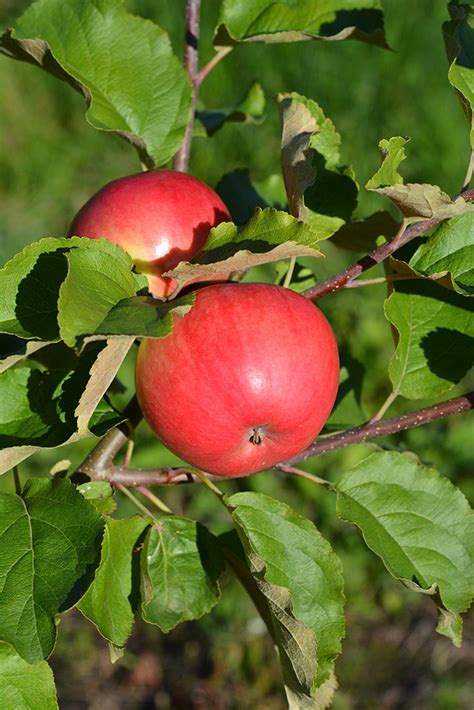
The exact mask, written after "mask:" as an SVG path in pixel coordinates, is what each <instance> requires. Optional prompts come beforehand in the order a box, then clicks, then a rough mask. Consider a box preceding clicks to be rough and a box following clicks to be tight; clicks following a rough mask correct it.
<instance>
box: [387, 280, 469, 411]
mask: <svg viewBox="0 0 474 710" xmlns="http://www.w3.org/2000/svg"><path fill="white" fill-rule="evenodd" d="M392 285H393V292H392V294H391V295H390V296H389V298H388V299H387V300H386V301H385V316H386V318H387V319H388V320H389V321H390V323H391V324H392V325H393V326H395V328H396V330H397V331H398V334H399V340H398V344H397V348H396V350H395V353H394V355H393V357H392V359H391V361H390V365H389V369H388V372H389V376H390V380H391V382H392V385H393V388H394V392H395V393H397V394H401V395H402V396H403V397H406V398H407V399H420V398H429V397H436V396H438V395H440V394H442V393H443V392H447V391H448V390H450V389H451V388H452V387H453V386H454V385H455V384H457V383H458V382H459V381H460V380H461V379H462V378H463V377H464V375H466V373H467V372H468V371H469V369H470V367H471V366H472V362H473V358H474V303H473V301H472V299H466V298H464V297H463V296H460V295H459V294H458V293H455V292H453V291H449V290H448V289H445V288H443V287H442V286H439V285H438V284H436V283H434V282H432V281H429V280H426V281H421V280H419V281H395V282H394V283H393V284H392Z"/></svg>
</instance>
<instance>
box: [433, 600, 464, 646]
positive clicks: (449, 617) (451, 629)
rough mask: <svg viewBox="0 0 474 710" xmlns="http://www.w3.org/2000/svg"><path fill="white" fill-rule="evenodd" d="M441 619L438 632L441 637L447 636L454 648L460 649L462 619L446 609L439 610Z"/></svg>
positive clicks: (437, 628)
mask: <svg viewBox="0 0 474 710" xmlns="http://www.w3.org/2000/svg"><path fill="white" fill-rule="evenodd" d="M438 611H439V619H438V626H437V627H436V631H437V632H438V634H441V636H446V638H448V639H449V640H450V641H451V642H452V643H453V645H454V646H456V647H457V648H459V647H460V646H461V644H462V617H461V616H460V615H459V614H453V613H452V612H451V611H446V609H438Z"/></svg>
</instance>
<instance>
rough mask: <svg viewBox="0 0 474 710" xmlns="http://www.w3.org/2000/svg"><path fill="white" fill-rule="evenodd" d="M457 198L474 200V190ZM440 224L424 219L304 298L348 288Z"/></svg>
mask: <svg viewBox="0 0 474 710" xmlns="http://www.w3.org/2000/svg"><path fill="white" fill-rule="evenodd" d="M457 197H462V198H463V199H464V200H465V201H466V202H467V201H469V200H473V199H474V188H471V189H470V190H466V191H465V192H463V193H461V195H458V196H457ZM439 222H441V219H438V218H433V219H424V220H422V221H421V222H417V223H416V224H413V225H412V226H411V227H408V228H407V229H405V231H404V232H403V233H402V234H398V235H396V236H395V237H394V238H393V239H392V240H391V241H390V242H386V243H385V244H382V245H381V246H379V247H376V248H375V249H373V250H372V251H371V252H370V254H367V255H366V256H363V257H362V258H361V259H359V260H358V261H356V262H355V263H354V264H351V265H350V266H348V267H347V268H346V269H344V270H343V271H340V272H339V273H338V274H336V275H335V276H330V277H329V278H328V279H326V280H325V281H321V283H319V284H316V286H313V287H312V288H308V289H306V291H303V296H306V298H309V299H310V300H312V301H315V300H316V299H318V298H322V296H326V295H327V294H328V293H333V291H337V290H338V289H340V288H344V287H347V286H348V285H349V284H350V283H351V282H352V281H353V280H354V279H355V278H357V276H359V275H360V274H362V273H363V272H364V271H367V269H371V268H372V267H373V266H375V265H376V264H380V263H381V262H382V261H384V260H385V259H386V258H387V257H389V256H390V255H391V254H393V253H394V252H395V251H397V249H400V247H402V246H404V245H405V244H408V242H411V241H412V240H413V239H415V238H416V237H419V236H420V234H423V232H426V231H427V230H428V229H431V227H434V226H435V225H436V224H438V223H439Z"/></svg>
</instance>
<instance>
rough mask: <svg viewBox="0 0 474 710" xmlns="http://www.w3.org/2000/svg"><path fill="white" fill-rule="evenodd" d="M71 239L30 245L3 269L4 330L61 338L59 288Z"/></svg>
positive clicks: (0, 307)
mask: <svg viewBox="0 0 474 710" xmlns="http://www.w3.org/2000/svg"><path fill="white" fill-rule="evenodd" d="M71 246H72V244H71V243H70V242H69V240H68V239H54V238H46V239H41V240H40V241H39V242H34V243H33V244H29V245H28V246H27V247H25V249H23V251H21V252H19V253H18V254H16V255H15V256H14V257H13V259H10V261H8V262H7V263H6V264H5V266H4V267H3V268H2V269H0V331H1V332H3V333H10V334H11V335H18V336H20V337H22V338H37V339H40V340H45V341H52V340H58V339H59V327H58V322H57V317H58V307H57V303H58V298H59V289H60V286H61V284H62V282H63V281H64V279H65V278H66V274H67V261H66V256H65V252H66V251H67V250H68V249H69V248H70V247H71Z"/></svg>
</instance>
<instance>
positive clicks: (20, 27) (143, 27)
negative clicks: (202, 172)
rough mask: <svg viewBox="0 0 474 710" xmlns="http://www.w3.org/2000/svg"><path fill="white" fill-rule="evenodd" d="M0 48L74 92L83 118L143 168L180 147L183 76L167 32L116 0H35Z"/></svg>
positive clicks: (187, 100) (185, 103) (186, 100)
mask: <svg viewBox="0 0 474 710" xmlns="http://www.w3.org/2000/svg"><path fill="white" fill-rule="evenodd" d="M137 48H139V50H140V51H137ZM0 51H2V52H3V53H5V54H7V55H8V56H12V57H14V58H15V59H20V60H22V61H26V62H29V63H31V64H34V65H36V66H39V67H41V68H42V69H44V70H45V71H48V72H49V73H51V74H53V75H54V76H56V77H58V78H60V79H62V80H63V81H66V82H67V83H69V84H70V85H71V86H72V87H73V88H74V89H76V90H77V91H79V92H81V93H82V94H83V95H84V98H85V100H86V104H87V107H88V110H87V114H86V115H87V119H88V121H89V123H90V124H91V125H92V126H94V127H95V128H98V129H101V130H109V131H114V132H115V133H117V134H118V135H119V136H121V137H122V138H125V139H126V140H127V141H129V142H130V143H132V145H134V146H135V148H136V149H137V150H138V153H139V155H140V158H141V159H142V161H143V162H146V163H147V165H148V166H149V167H151V166H153V165H157V166H159V165H164V164H165V163H167V162H168V161H169V160H170V158H171V157H172V156H173V155H174V153H175V152H176V151H177V150H178V148H179V147H180V145H181V143H182V141H183V138H184V133H185V130H186V125H187V123H188V120H189V116H190V110H191V82H190V80H189V77H188V75H187V73H186V72H185V71H184V69H183V67H182V65H181V62H180V61H179V60H178V58H177V57H176V56H175V55H174V54H173V52H172V48H171V44H170V41H169V38H168V35H167V33H166V32H165V31H164V30H162V29H161V28H160V27H159V26H158V25H156V24H154V23H153V22H151V21H150V20H145V19H143V18H141V17H136V16H134V15H132V14H130V13H128V12H127V11H126V10H125V8H124V7H123V1H122V0H89V1H88V2H84V1H83V0H68V2H67V3H64V2H63V0H39V1H38V2H35V3H33V4H32V5H31V6H30V7H29V8H28V9H27V11H26V12H25V13H24V15H22V17H20V19H19V20H18V22H17V26H16V31H15V32H11V31H8V32H6V33H4V35H3V36H2V37H1V38H0Z"/></svg>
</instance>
